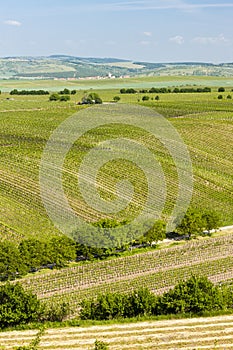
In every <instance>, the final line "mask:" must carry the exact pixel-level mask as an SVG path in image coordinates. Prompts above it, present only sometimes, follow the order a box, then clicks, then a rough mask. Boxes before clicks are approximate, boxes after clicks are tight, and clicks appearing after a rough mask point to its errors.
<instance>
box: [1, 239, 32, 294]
mask: <svg viewBox="0 0 233 350" xmlns="http://www.w3.org/2000/svg"><path fill="white" fill-rule="evenodd" d="M26 272H27V268H26V265H25V263H24V261H23V259H22V257H21V255H20V252H19V250H18V248H17V247H16V245H14V244H13V243H11V242H8V241H3V242H0V280H1V281H7V280H13V279H15V278H18V277H21V276H23V275H25V274H26ZM0 300H1V299H0Z"/></svg>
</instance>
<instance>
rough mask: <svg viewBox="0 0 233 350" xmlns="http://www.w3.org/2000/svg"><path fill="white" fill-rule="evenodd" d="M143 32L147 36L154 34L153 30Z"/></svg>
mask: <svg viewBox="0 0 233 350" xmlns="http://www.w3.org/2000/svg"><path fill="white" fill-rule="evenodd" d="M143 34H144V35H145V36H152V33H151V32H143Z"/></svg>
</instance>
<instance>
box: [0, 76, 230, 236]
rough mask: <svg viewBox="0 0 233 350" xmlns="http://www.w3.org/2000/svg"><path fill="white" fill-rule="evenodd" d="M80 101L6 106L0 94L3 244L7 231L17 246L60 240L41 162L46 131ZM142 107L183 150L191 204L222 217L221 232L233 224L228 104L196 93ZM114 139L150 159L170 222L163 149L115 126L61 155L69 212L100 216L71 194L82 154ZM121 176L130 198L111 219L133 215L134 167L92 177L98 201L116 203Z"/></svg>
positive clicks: (136, 202) (140, 199)
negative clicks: (161, 177)
mask: <svg viewBox="0 0 233 350" xmlns="http://www.w3.org/2000/svg"><path fill="white" fill-rule="evenodd" d="M140 81H141V80H140V79H139V82H140ZM190 82H191V81H190ZM210 82H211V83H212V80H210ZM122 84H123V83H122ZM229 91H230V90H229ZM118 93H119V91H118ZM227 93H228V92H226V94H227ZM83 94H84V93H83V92H82V91H78V92H77V95H75V96H74V97H72V99H71V101H70V102H69V103H64V102H54V103H52V102H49V101H48V98H47V97H45V96H36V97H35V96H15V97H14V100H12V101H9V100H6V97H7V96H8V95H7V94H2V95H1V97H0V126H1V164H0V196H1V203H2V205H1V209H0V216H1V219H0V222H1V225H0V232H1V233H2V237H3V239H5V238H7V234H6V232H9V237H14V238H13V239H15V240H16V241H17V242H18V241H19V240H20V239H22V238H23V237H28V236H30V235H33V236H40V237H46V236H48V235H56V234H58V233H59V231H58V230H57V229H56V228H55V227H54V225H53V224H52V222H51V221H50V220H49V218H48V216H47V214H46V212H45V209H44V206H43V204H42V202H41V197H40V187H39V170H40V160H41V156H42V152H43V149H44V147H45V144H46V141H47V140H48V138H49V135H51V133H52V131H53V130H54V129H55V128H56V127H57V126H58V125H59V124H60V123H61V122H62V121H64V120H65V119H66V118H68V117H69V116H70V115H72V114H73V113H75V112H77V111H79V110H80V108H83V107H80V106H77V104H76V102H77V101H79V100H80V98H81V97H82V96H83ZM100 94H101V97H103V100H104V101H106V102H109V101H112V99H113V96H115V95H116V94H117V91H116V90H103V91H102V93H101V92H100ZM140 96H142V94H140V95H139V94H136V96H135V95H134V94H133V95H132V96H131V95H127V94H126V95H124V96H123V95H122V96H121V101H120V102H119V103H122V102H123V103H134V104H135V103H138V102H137V100H138V98H139V97H140ZM140 104H142V102H140ZM143 105H144V106H148V107H151V108H154V109H155V110H156V111H158V112H159V113H161V114H163V115H165V116H167V117H168V120H169V121H170V122H171V123H172V125H173V126H174V127H175V128H176V129H177V131H178V132H179V134H180V135H181V137H182V138H183V140H184V142H185V144H186V145H187V146H188V149H189V152H190V156H191V160H192V165H193V179H194V189H193V195H192V201H191V205H194V206H197V207H200V208H201V209H202V208H203V209H214V210H216V211H217V212H219V214H220V215H221V216H222V219H223V225H230V224H232V212H233V195H232V176H233V165H232V141H231V140H232V137H231V135H232V132H233V118H232V111H233V104H232V102H231V100H227V99H224V100H222V101H218V100H217V92H216V91H214V92H212V93H203V94H202V93H201V94H198V99H197V98H196V94H161V96H160V100H159V101H148V102H145V103H144V104H143ZM117 137H118V138H119V137H127V138H130V139H133V140H135V141H139V142H140V143H141V144H143V145H145V146H146V147H148V149H149V150H150V151H151V152H153V153H154V154H155V155H156V157H157V159H158V161H159V162H160V164H161V166H162V169H163V171H164V174H165V177H166V186H167V200H166V203H165V207H164V211H163V216H164V218H166V217H169V215H170V213H171V211H172V208H173V207H174V203H175V200H176V196H177V188H178V179H177V172H176V167H175V164H174V162H173V160H172V158H171V156H170V154H169V152H168V150H167V149H166V148H165V147H164V146H162V145H161V144H160V143H159V142H158V140H156V139H155V138H153V137H151V135H147V134H146V133H145V132H144V131H142V130H137V129H136V128H133V129H132V128H130V127H129V128H128V127H124V128H122V127H121V125H115V127H112V126H107V125H105V126H103V127H101V128H97V129H96V130H94V131H93V132H90V133H88V134H87V135H85V137H83V138H82V139H81V140H79V142H77V143H75V144H74V146H73V147H72V149H71V150H70V152H69V153H68V154H67V157H66V160H65V163H64V169H63V178H64V181H63V182H64V190H65V193H66V195H67V197H68V200H69V203H70V205H71V207H72V208H73V209H74V211H75V212H76V213H77V214H78V215H80V216H81V217H82V218H84V219H85V220H87V221H96V220H99V219H101V218H102V217H103V215H102V214H101V213H99V212H96V211H95V210H94V209H93V208H91V207H90V206H89V205H88V204H87V203H86V202H85V201H84V200H83V198H82V195H81V193H80V192H79V190H78V188H77V169H78V167H79V166H80V163H81V162H82V159H83V157H84V156H85V154H86V153H87V152H88V151H89V150H91V149H92V148H93V147H96V146H97V145H98V144H99V142H102V141H105V140H106V139H108V138H111V139H114V138H117ZM125 174H127V176H128V179H129V180H130V181H131V183H132V184H133V186H134V190H135V195H134V198H133V201H132V203H131V205H129V206H127V207H126V210H125V211H124V212H120V213H119V216H118V217H116V219H118V220H122V219H130V218H134V217H135V216H137V214H138V212H139V211H140V209H141V207H142V206H143V204H144V200H145V193H146V191H147V184H146V182H145V177H144V175H143V173H142V172H141V171H140V169H139V168H137V167H135V166H134V165H132V164H131V165H130V164H129V163H127V162H125V163H124V162H119V161H116V162H115V163H114V162H110V164H108V165H106V166H104V167H102V169H101V171H100V173H99V175H98V182H99V191H100V194H101V196H102V197H104V198H105V199H111V200H112V199H114V198H115V186H116V183H117V181H119V180H121V179H122V178H125ZM48 196H49V194H48Z"/></svg>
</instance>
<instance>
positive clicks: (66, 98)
mask: <svg viewBox="0 0 233 350" xmlns="http://www.w3.org/2000/svg"><path fill="white" fill-rule="evenodd" d="M69 100H70V96H69V95H62V96H61V97H60V101H69Z"/></svg>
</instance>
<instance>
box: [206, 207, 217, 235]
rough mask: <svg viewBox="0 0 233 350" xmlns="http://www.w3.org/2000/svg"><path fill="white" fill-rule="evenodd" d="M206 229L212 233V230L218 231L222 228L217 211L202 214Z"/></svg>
mask: <svg viewBox="0 0 233 350" xmlns="http://www.w3.org/2000/svg"><path fill="white" fill-rule="evenodd" d="M202 219H203V224H204V228H205V229H206V230H207V231H208V232H210V231H211V230H217V229H218V228H219V227H220V224H221V220H220V216H219V215H218V213H216V212H215V211H213V210H211V211H204V213H203V214H202Z"/></svg>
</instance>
